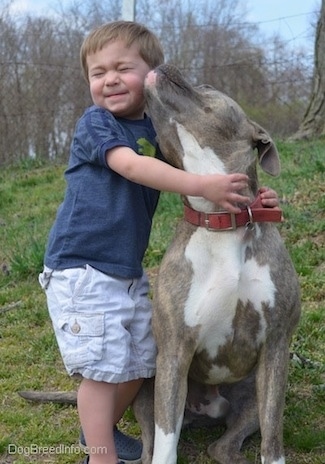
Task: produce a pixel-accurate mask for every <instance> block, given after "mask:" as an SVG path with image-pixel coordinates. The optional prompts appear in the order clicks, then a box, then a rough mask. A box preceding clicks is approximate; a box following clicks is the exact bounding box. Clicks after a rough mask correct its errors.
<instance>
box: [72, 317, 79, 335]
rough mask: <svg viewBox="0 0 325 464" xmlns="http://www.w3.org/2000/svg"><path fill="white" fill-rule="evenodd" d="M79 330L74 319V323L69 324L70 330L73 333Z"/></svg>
mask: <svg viewBox="0 0 325 464" xmlns="http://www.w3.org/2000/svg"><path fill="white" fill-rule="evenodd" d="M80 330H81V327H80V325H79V324H78V322H77V319H76V320H75V321H74V323H73V324H72V326H71V332H72V333H74V334H77V333H79V332H80Z"/></svg>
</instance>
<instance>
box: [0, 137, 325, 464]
mask: <svg viewBox="0 0 325 464" xmlns="http://www.w3.org/2000/svg"><path fill="white" fill-rule="evenodd" d="M278 149H279V151H280V153H281V160H282V174H281V176H280V177H279V178H277V179H270V178H267V177H266V176H265V175H263V174H261V178H262V183H263V184H264V185H270V186H272V187H273V188H275V189H276V190H277V192H278V194H279V197H280V199H281V202H282V208H283V210H284V216H285V222H284V223H283V224H281V225H280V226H279V228H280V230H281V234H282V235H283V238H284V240H285V242H286V245H287V247H288V249H289V251H290V254H291V257H292V259H293V262H294V264H295V267H296V270H297V272H298V275H299V279H300V284H301V289H302V308H303V313H302V318H301V321H300V324H299V328H298V330H297V332H296V334H295V336H294V339H293V341H292V352H293V353H295V356H294V357H293V359H292V360H291V363H290V369H289V385H288V391H287V397H286V409H285V418H284V441H285V448H286V455H287V463H288V464H307V463H310V464H321V463H324V462H325V432H324V430H325V427H324V426H325V419H324V417H325V416H324V411H325V366H324V357H325V182H324V180H325V156H324V153H325V140H318V141H313V142H303V143H301V142H300V143H298V142H297V143H291V144H289V143H285V142H279V143H278ZM63 170H64V166H63V165H55V164H51V165H45V164H44V163H42V162H40V161H38V160H30V161H29V162H24V163H20V164H19V165H17V166H12V167H10V168H6V169H4V168H3V169H2V170H1V173H0V181H1V182H0V232H1V235H0V236H1V246H0V359H1V363H0V401H1V408H0V463H3V464H13V463H15V464H26V463H34V462H36V463H56V464H74V463H77V462H80V461H81V460H82V457H83V456H82V454H81V453H80V450H79V448H78V446H77V442H78V435H79V425H78V424H79V421H78V415H77V411H76V409H75V408H74V407H73V406H62V405H56V404H47V403H45V404H38V403H29V402H27V401H26V400H24V399H22V398H21V397H20V396H19V395H18V391H20V390H51V391H59V390H62V391H71V390H75V389H76V388H77V385H76V383H75V381H73V380H71V379H70V378H69V377H68V376H67V375H66V373H65V370H64V368H63V365H62V362H61V359H60V356H59V353H58V349H57V346H56V342H55V339H54V336H53V332H52V328H51V324H50V321H49V318H48V315H47V310H46V304H45V296H44V294H43V292H42V291H41V290H40V287H39V285H38V282H37V276H38V273H39V271H40V270H41V269H42V260H43V253H44V247H45V242H46V238H47V235H48V231H49V228H50V226H51V224H52V222H53V219H54V216H55V212H56V209H57V207H58V204H59V203H60V201H61V200H62V198H63V192H64V180H63V176H62V174H63ZM181 214H182V208H181V203H180V201H179V199H178V198H177V196H175V195H172V194H163V195H162V197H161V200H160V204H159V207H158V211H157V213H156V216H155V221H154V227H153V231H152V236H151V241H150V246H149V249H148V252H147V254H146V257H145V267H146V268H147V269H148V270H149V271H151V270H152V269H155V268H156V267H157V266H158V265H159V262H160V260H161V257H162V256H163V254H164V252H165V250H166V247H167V245H168V243H169V241H170V239H171V237H172V234H173V231H174V225H175V222H176V218H177V217H179V216H180V215H181ZM122 427H123V428H124V429H125V430H126V431H127V432H129V433H132V434H135V435H139V434H140V430H139V427H138V425H137V424H136V423H135V421H134V418H133V415H132V412H131V411H127V413H126V414H125V417H124V419H123V423H122ZM221 433H222V429H218V428H217V429H213V430H206V429H204V430H202V429H201V430H189V431H184V432H183V433H182V437H181V441H180V445H179V448H180V456H179V463H180V464H186V463H191V464H193V463H197V464H209V463H212V461H211V460H209V458H208V457H207V454H206V448H207V446H208V444H209V443H211V442H212V441H213V440H214V439H215V437H216V436H218V435H220V434H221ZM259 445H260V437H259V434H255V435H254V436H253V437H252V438H251V439H249V440H248V441H247V442H246V443H245V445H244V452H245V454H246V456H247V458H248V459H250V460H251V462H253V463H257V462H260V457H259Z"/></svg>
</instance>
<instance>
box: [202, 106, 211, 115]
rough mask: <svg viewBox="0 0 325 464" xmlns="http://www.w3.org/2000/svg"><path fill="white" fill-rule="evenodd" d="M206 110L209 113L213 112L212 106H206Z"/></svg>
mask: <svg viewBox="0 0 325 464" xmlns="http://www.w3.org/2000/svg"><path fill="white" fill-rule="evenodd" d="M204 112H205V113H207V114H209V113H212V109H211V108H210V106H205V107H204Z"/></svg>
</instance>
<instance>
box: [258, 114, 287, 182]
mask: <svg viewBox="0 0 325 464" xmlns="http://www.w3.org/2000/svg"><path fill="white" fill-rule="evenodd" d="M251 123H252V124H253V128H254V134H253V143H254V148H257V152H258V160H259V163H260V166H261V168H262V169H263V171H264V172H266V173H267V174H270V175H271V176H278V175H279V174H280V171H281V167H280V158H279V153H278V150H277V148H276V146H275V143H274V142H273V140H272V138H271V137H270V135H269V134H268V133H267V132H266V130H265V129H263V127H261V126H259V125H258V124H256V122H253V121H251Z"/></svg>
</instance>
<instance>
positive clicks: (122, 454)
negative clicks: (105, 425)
mask: <svg viewBox="0 0 325 464" xmlns="http://www.w3.org/2000/svg"><path fill="white" fill-rule="evenodd" d="M114 442H115V448H116V452H117V456H118V458H119V460H120V462H119V463H118V464H141V454H142V443H141V441H140V440H136V439H135V438H132V437H129V436H127V435H125V434H124V433H122V432H121V431H120V430H118V428H117V427H114ZM79 446H80V448H81V449H83V450H84V451H85V452H86V451H87V445H86V440H85V436H84V434H83V431H82V430H81V431H80V437H79ZM87 462H88V461H84V463H83V464H87Z"/></svg>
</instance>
